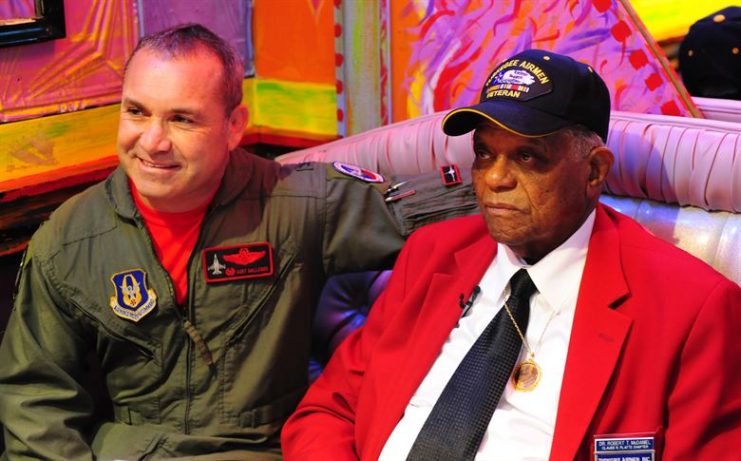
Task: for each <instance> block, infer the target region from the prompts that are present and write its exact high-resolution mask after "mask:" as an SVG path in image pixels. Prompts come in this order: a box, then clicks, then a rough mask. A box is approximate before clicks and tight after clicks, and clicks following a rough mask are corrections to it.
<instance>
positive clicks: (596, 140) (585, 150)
mask: <svg viewBox="0 0 741 461" xmlns="http://www.w3.org/2000/svg"><path fill="white" fill-rule="evenodd" d="M559 132H560V133H561V134H563V135H566V136H567V138H568V139H570V140H571V147H572V152H573V153H574V154H575V155H578V156H580V157H585V156H586V155H587V154H589V152H591V151H592V149H594V148H595V147H601V146H604V145H605V143H604V142H603V141H602V138H601V137H600V136H599V135H598V134H597V133H595V132H594V131H592V130H591V129H589V128H587V127H585V126H583V125H578V124H577V125H571V126H567V127H566V128H563V129H561V130H560V131H559Z"/></svg>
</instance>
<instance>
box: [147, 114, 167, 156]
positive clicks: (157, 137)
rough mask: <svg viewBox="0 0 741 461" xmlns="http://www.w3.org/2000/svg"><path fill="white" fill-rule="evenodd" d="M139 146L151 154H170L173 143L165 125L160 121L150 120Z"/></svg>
mask: <svg viewBox="0 0 741 461" xmlns="http://www.w3.org/2000/svg"><path fill="white" fill-rule="evenodd" d="M139 144H140V145H141V147H142V148H143V149H144V150H145V151H146V152H147V153H150V154H155V153H157V152H169V151H170V148H171V147H172V143H171V142H170V137H169V135H168V132H167V127H166V126H165V123H164V122H162V121H159V120H150V121H149V124H148V125H147V127H146V128H145V129H144V132H143V133H142V135H141V137H140V138H139Z"/></svg>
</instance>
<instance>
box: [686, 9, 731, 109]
mask: <svg viewBox="0 0 741 461" xmlns="http://www.w3.org/2000/svg"><path fill="white" fill-rule="evenodd" d="M679 71H680V73H681V75H682V81H683V82H684V86H685V87H687V91H689V92H690V94H691V95H693V96H703V97H706V98H724V99H741V8H739V7H737V6H730V7H728V8H723V9H722V10H719V11H716V12H715V13H713V14H710V15H708V16H705V17H704V18H702V19H700V20H698V21H697V22H695V23H694V24H692V26H691V27H690V30H689V31H688V32H687V35H686V36H685V37H684V40H682V44H681V45H680V46H679Z"/></svg>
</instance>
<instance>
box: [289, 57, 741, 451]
mask: <svg viewBox="0 0 741 461" xmlns="http://www.w3.org/2000/svg"><path fill="white" fill-rule="evenodd" d="M609 114H610V100H609V93H608V90H607V88H606V86H605V84H604V82H603V81H602V79H601V78H600V77H599V76H598V75H597V73H596V72H594V70H593V69H591V68H590V67H589V66H586V65H584V64H581V63H578V62H576V61H574V60H572V59H571V58H568V57H566V56H562V55H558V54H555V53H550V52H545V51H540V50H527V51H524V52H522V53H520V54H518V55H515V56H513V57H511V58H510V59H508V60H506V61H504V62H503V63H501V64H500V65H499V66H497V67H496V69H495V70H494V72H493V73H492V74H491V75H490V77H489V78H488V79H487V81H486V83H485V85H484V88H483V90H482V92H481V100H480V103H479V104H477V105H474V106H472V107H467V108H460V109H457V110H454V111H452V112H451V113H450V114H448V115H447V117H446V118H445V120H444V122H443V129H444V131H445V132H446V133H447V134H449V135H460V134H463V133H466V132H469V131H471V130H475V131H474V136H473V148H474V152H475V160H474V163H473V170H472V178H473V187H474V190H475V192H476V196H477V199H478V202H479V205H480V209H481V214H480V215H478V216H473V217H467V218H460V219H456V220H451V221H447V222H443V223H438V224H434V225H431V226H428V227H426V228H423V229H421V230H420V231H418V232H417V233H416V234H414V235H413V236H412V237H411V238H410V239H409V241H408V242H407V244H406V246H405V247H404V249H403V250H402V253H401V255H400V256H399V259H398V261H397V263H396V267H395V269H394V272H393V275H392V277H391V280H390V282H389V285H388V287H387V289H386V290H385V292H384V293H383V294H382V295H381V297H380V298H379V300H378V301H377V302H376V304H375V305H374V307H373V309H372V311H371V314H370V317H369V319H368V321H367V323H366V325H365V326H364V327H363V328H361V329H360V330H358V331H356V332H355V333H354V334H353V335H351V336H350V337H349V338H348V339H347V340H346V341H345V342H344V343H343V344H342V345H341V346H340V347H339V348H338V350H337V351H336V353H335V355H334V356H333V358H332V360H331V361H330V363H329V365H328V366H327V368H326V370H325V371H324V373H323V375H322V376H321V377H320V378H319V379H318V380H317V381H316V383H315V384H314V385H313V386H312V387H311V388H310V390H309V392H308V393H307V394H306V397H305V398H304V400H303V401H302V402H301V403H300V405H299V407H298V409H297V411H296V413H295V414H294V415H293V416H292V417H291V418H290V419H289V421H288V422H287V423H286V425H285V428H284V430H283V435H282V441H283V450H284V456H285V458H286V459H287V460H294V459H295V460H327V459H331V460H356V459H362V460H375V459H381V460H403V459H408V460H435V459H438V460H471V459H476V460H507V461H517V460H545V459H551V460H557V461H562V460H583V461H587V460H598V461H599V460H624V461H627V460H640V461H648V460H659V459H663V460H672V461H674V460H695V461H697V460H734V459H739V458H738V457H739V454H738V444H739V441H741V372H739V365H741V362H740V361H741V359H740V357H741V339H740V338H741V335H740V334H739V332H741V289H740V288H739V286H738V285H736V284H735V283H733V282H731V281H729V280H728V279H726V278H724V277H723V276H721V275H720V274H718V273H717V272H715V271H714V270H713V269H712V268H710V267H709V266H707V265H706V264H704V263H703V262H701V261H699V260H697V259H695V258H694V257H692V256H690V255H688V254H687V253H685V252H683V251H681V250H679V249H677V248H675V247H673V246H671V245H669V244H667V243H665V242H663V241H661V240H659V239H658V238H655V237H653V236H652V235H650V234H649V233H648V232H646V231H645V230H644V229H643V228H642V227H641V226H640V225H639V224H637V223H636V222H635V221H633V220H631V219H630V218H628V217H625V216H623V215H621V214H620V213H618V212H616V211H614V210H612V209H611V208H609V207H607V206H604V205H601V204H599V203H598V198H599V195H600V193H601V190H602V187H603V184H604V181H605V177H606V176H607V173H608V171H609V170H610V167H611V166H612V162H613V156H612V153H611V152H610V150H609V149H608V148H606V147H605V146H604V141H605V139H606V137H607V130H608V122H609Z"/></svg>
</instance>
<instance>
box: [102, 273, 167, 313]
mask: <svg viewBox="0 0 741 461" xmlns="http://www.w3.org/2000/svg"><path fill="white" fill-rule="evenodd" d="M111 282H112V283H113V287H114V288H113V289H114V292H115V295H113V296H111V302H110V306H111V309H113V313H114V314H116V315H117V316H119V317H121V318H123V319H126V320H131V321H132V322H138V321H139V320H141V319H142V318H143V317H144V316H145V315H147V314H149V313H150V312H152V309H154V308H155V306H156V305H157V294H156V293H155V292H154V290H153V289H151V288H147V273H146V272H144V271H143V270H141V269H131V270H127V271H124V272H119V273H117V274H113V275H112V276H111Z"/></svg>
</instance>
